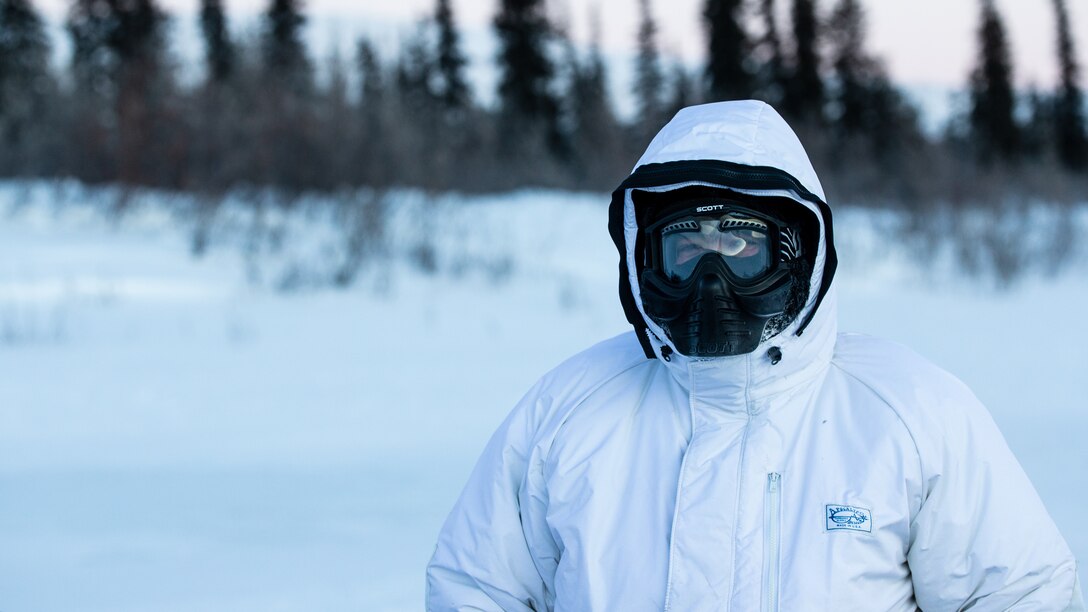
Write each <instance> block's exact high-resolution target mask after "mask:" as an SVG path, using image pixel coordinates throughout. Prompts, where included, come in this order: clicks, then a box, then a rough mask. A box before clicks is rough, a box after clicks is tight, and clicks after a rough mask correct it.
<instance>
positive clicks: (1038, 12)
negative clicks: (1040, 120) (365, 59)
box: [39, 0, 1088, 87]
mask: <svg viewBox="0 0 1088 612" xmlns="http://www.w3.org/2000/svg"><path fill="white" fill-rule="evenodd" d="M160 2H161V3H162V5H163V6H165V8H166V9H167V10H168V11H170V12H171V13H172V14H173V15H175V16H176V17H177V18H178V19H179V20H183V19H187V18H190V19H191V17H192V16H193V15H195V12H196V10H197V7H198V6H199V0H160ZM225 2H226V5H227V8H228V10H229V11H230V13H231V14H232V16H234V17H236V18H242V17H248V16H252V15H254V14H256V13H258V12H259V11H261V10H262V9H263V8H264V6H265V5H266V4H267V0H225ZM547 2H548V6H549V7H550V9H549V10H550V11H551V13H552V14H553V15H554V16H558V17H560V18H565V19H567V20H568V22H569V23H570V24H571V31H572V32H573V35H574V36H575V38H576V39H578V40H585V39H586V38H587V37H588V29H589V28H588V26H587V23H588V22H589V16H590V15H591V14H592V13H593V12H596V13H597V14H598V15H599V16H600V22H601V25H602V37H603V44H604V48H605V51H606V53H608V54H609V55H610V56H620V57H622V56H624V55H629V54H630V52H631V49H632V48H633V45H634V40H635V32H636V29H637V21H638V14H637V9H636V6H637V4H636V0H581V1H579V0H547ZM703 2H704V0H651V6H652V9H653V11H654V13H655V16H656V17H657V20H658V22H659V27H660V35H659V44H660V46H661V47H662V49H663V50H664V51H666V52H668V53H671V54H672V55H675V56H679V57H682V58H683V59H685V60H686V61H687V62H690V63H694V62H697V61H699V59H700V58H701V57H702V54H703V47H704V37H703V29H702V24H701V21H700V12H701V8H702V5H703ZM497 3H498V0H453V1H452V5H453V9H454V15H455V19H457V21H458V24H459V26H461V27H462V28H464V29H465V30H466V31H468V32H469V33H470V34H471V32H472V31H476V32H485V31H487V30H488V29H489V28H490V22H491V17H492V15H493V13H494V11H495V7H496V5H497ZM788 3H789V0H779V5H780V6H781V8H782V10H783V14H786V8H787V6H788ZM833 3H834V0H820V1H819V2H818V7H819V10H821V11H822V12H823V13H826V12H827V11H828V10H829V8H830V7H831V6H832V4H833ZM68 4H69V3H68V2H66V1H65V0H39V6H41V7H42V8H43V10H45V12H46V13H47V15H48V16H49V17H51V18H53V19H54V20H60V19H62V18H63V15H64V12H65V10H66V7H67V6H68ZM433 4H434V0H305V6H306V9H307V12H308V14H309V15H310V16H311V17H312V25H313V27H315V28H316V27H325V28H330V29H331V30H333V33H332V35H333V36H334V37H335V38H336V39H337V40H346V41H350V40H353V39H354V38H355V37H356V36H357V35H358V34H361V33H367V34H370V35H372V36H373V35H375V34H378V35H379V36H380V35H381V34H382V33H385V34H388V35H390V36H394V37H396V36H399V35H401V34H402V33H403V32H404V31H406V30H407V29H408V28H409V27H410V24H411V23H412V22H413V20H415V19H417V18H419V17H421V16H424V15H426V14H427V13H429V12H430V11H431V10H432V7H433ZM862 4H863V5H864V6H865V8H866V10H867V12H868V19H869V32H868V35H869V38H868V44H869V48H870V49H871V50H872V51H873V52H874V53H876V54H877V55H879V56H880V57H881V58H883V59H884V60H885V62H886V65H887V67H888V69H889V71H890V73H891V75H892V77H893V78H894V79H895V80H896V81H898V82H900V83H903V84H913V85H936V86H948V87H957V86H961V85H962V84H963V83H964V82H965V80H966V75H967V74H968V72H969V71H970V68H971V66H972V64H973V61H974V53H975V28H976V26H977V23H976V22H977V19H978V4H979V3H978V0H911V1H904V0H883V1H880V2H877V1H876V0H863V2H862ZM1068 5H1069V10H1070V13H1071V18H1072V25H1073V28H1072V29H1073V32H1074V36H1075V37H1076V43H1077V47H1078V48H1077V52H1078V57H1079V59H1080V64H1081V66H1082V68H1083V69H1084V72H1088V6H1086V3H1085V2H1080V1H1078V0H1071V1H1068ZM997 6H998V9H999V10H1000V11H1001V13H1002V15H1003V16H1004V18H1005V23H1006V27H1007V28H1008V31H1009V36H1010V39H1011V40H1010V42H1011V47H1012V51H1013V56H1014V58H1015V69H1016V72H1015V74H1016V81H1017V83H1018V84H1020V85H1022V86H1023V85H1029V84H1037V85H1039V86H1044V87H1049V86H1051V85H1052V84H1053V83H1054V82H1055V80H1056V74H1057V71H1056V68H1055V59H1054V56H1055V53H1054V47H1055V42H1054V15H1053V11H1052V9H1051V3H1050V2H1049V1H1047V0H997ZM391 30H392V32H391ZM321 39H324V38H321ZM318 51H321V50H320V49H319V50H318ZM1083 80H1084V79H1082V81H1083Z"/></svg>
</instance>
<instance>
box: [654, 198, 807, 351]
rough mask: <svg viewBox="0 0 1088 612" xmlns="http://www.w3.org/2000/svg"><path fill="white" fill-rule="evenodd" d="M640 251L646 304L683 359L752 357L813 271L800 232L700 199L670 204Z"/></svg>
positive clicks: (788, 314)
mask: <svg viewBox="0 0 1088 612" xmlns="http://www.w3.org/2000/svg"><path fill="white" fill-rule="evenodd" d="M643 245H644V247H643V248H644V259H643V269H642V273H641V276H640V283H639V285H640V291H641V296H642V302H643V306H644V308H645V310H646V314H647V315H648V316H649V317H650V318H652V319H653V320H654V322H655V323H657V324H658V325H659V326H660V327H661V328H662V329H663V330H665V332H666V333H667V334H668V335H669V338H670V339H671V340H672V342H673V345H674V346H675V347H676V350H677V351H678V352H680V353H681V354H683V355H688V356H692V357H722V356H728V355H742V354H745V353H750V352H752V351H754V350H755V349H756V347H757V346H758V345H759V343H760V342H761V341H762V340H764V339H765V338H769V337H771V336H773V335H775V334H777V333H778V332H780V331H781V330H782V329H784V328H785V327H786V326H787V325H788V324H789V322H790V321H792V320H793V318H794V317H796V316H797V314H798V312H799V310H800V305H801V304H803V303H804V297H805V296H807V289H808V274H809V273H810V272H811V267H810V266H807V265H805V260H804V258H803V257H802V248H801V241H800V240H799V228H798V226H797V225H795V224H792V223H790V222H789V221H788V220H786V219H783V218H778V217H775V216H773V215H770V214H768V213H767V212H766V211H763V210H757V209H756V207H753V206H751V205H750V204H745V203H741V202H739V201H735V200H730V199H724V198H696V199H693V200H689V201H686V202H679V203H677V205H674V206H668V207H667V209H666V211H665V212H664V213H662V214H661V215H660V216H659V217H658V218H651V219H650V223H649V225H648V226H647V227H646V229H645V230H644V236H643ZM802 294H804V295H802Z"/></svg>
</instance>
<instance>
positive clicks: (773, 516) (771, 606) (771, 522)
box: [761, 472, 782, 612]
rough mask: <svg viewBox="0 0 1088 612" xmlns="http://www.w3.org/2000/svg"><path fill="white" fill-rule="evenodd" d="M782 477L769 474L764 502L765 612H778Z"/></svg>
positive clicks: (773, 473)
mask: <svg viewBox="0 0 1088 612" xmlns="http://www.w3.org/2000/svg"><path fill="white" fill-rule="evenodd" d="M781 527H782V475H781V474H779V473H778V472H771V473H770V474H767V491H766V494H765V495H764V500H763V605H762V607H761V609H762V610H763V612H778V567H779V557H780V555H781V551H782V534H781Z"/></svg>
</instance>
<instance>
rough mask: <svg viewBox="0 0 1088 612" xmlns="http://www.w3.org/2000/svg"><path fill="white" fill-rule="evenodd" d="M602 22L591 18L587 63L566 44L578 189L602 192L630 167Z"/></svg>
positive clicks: (574, 168)
mask: <svg viewBox="0 0 1088 612" xmlns="http://www.w3.org/2000/svg"><path fill="white" fill-rule="evenodd" d="M599 24H600V21H599V20H598V19H596V16H595V15H592V16H591V18H590V28H591V35H590V39H591V42H590V46H589V50H588V52H587V53H586V57H585V59H584V60H582V59H580V58H579V56H578V54H577V53H576V52H575V50H574V45H573V44H570V41H569V40H568V41H567V43H568V44H567V45H566V46H567V63H568V68H567V71H568V73H569V74H570V85H569V88H568V93H567V102H568V106H569V112H568V114H569V117H570V119H571V125H570V134H571V138H570V140H571V143H570V144H571V148H572V149H573V155H574V156H575V159H574V161H575V163H574V164H571V167H572V168H573V170H574V178H575V180H576V185H577V187H579V188H592V189H602V188H606V187H607V186H608V184H609V183H610V182H611V181H613V180H615V176H616V175H617V174H620V173H622V172H623V170H624V165H625V164H626V163H627V161H628V160H627V159H626V156H625V155H624V154H623V150H622V146H623V139H622V133H621V129H620V126H619V122H618V121H617V120H616V116H615V114H614V113H613V111H612V102H611V97H610V96H609V92H608V71H607V69H606V67H605V62H604V58H603V57H602V55H601V47H600V30H599V27H600V25H599Z"/></svg>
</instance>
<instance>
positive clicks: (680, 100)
mask: <svg viewBox="0 0 1088 612" xmlns="http://www.w3.org/2000/svg"><path fill="white" fill-rule="evenodd" d="M670 73H671V74H670V75H669V92H668V96H667V98H666V100H665V117H666V118H669V117H672V116H673V115H675V114H676V113H677V112H679V111H680V109H682V108H686V107H688V106H691V105H692V104H698V102H699V99H700V95H699V92H698V91H697V89H698V87H697V85H698V83H697V79H695V78H694V77H693V76H692V75H691V74H689V73H688V70H687V68H685V67H684V65H683V64H682V63H680V62H676V63H675V64H673V67H672V70H671V71H670Z"/></svg>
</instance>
